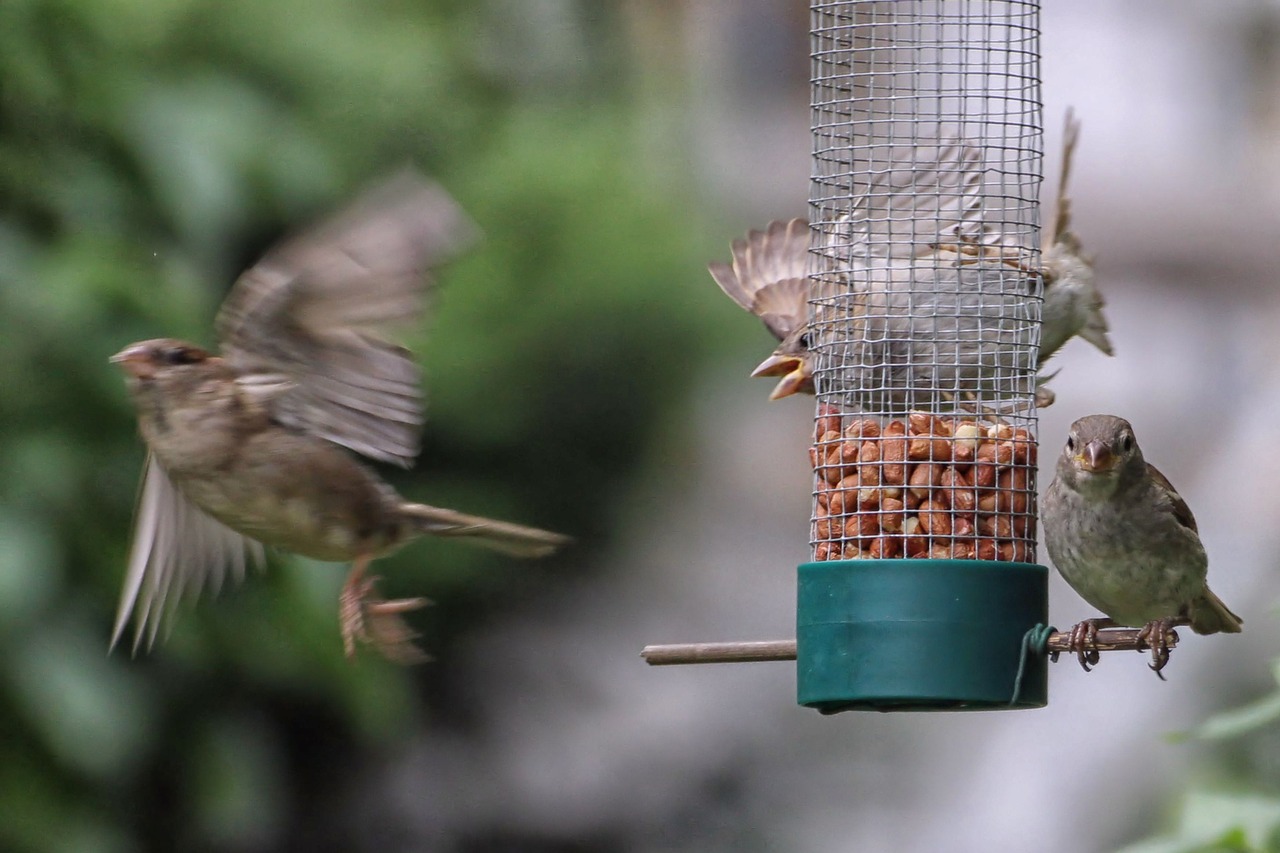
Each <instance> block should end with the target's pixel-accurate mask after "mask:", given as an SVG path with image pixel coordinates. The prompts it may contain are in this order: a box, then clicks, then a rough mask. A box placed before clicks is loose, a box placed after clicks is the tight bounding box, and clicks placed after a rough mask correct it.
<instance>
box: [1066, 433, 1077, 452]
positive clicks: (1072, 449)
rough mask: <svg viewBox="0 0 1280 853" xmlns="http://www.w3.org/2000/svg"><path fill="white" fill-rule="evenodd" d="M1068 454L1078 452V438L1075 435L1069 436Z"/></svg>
mask: <svg viewBox="0 0 1280 853" xmlns="http://www.w3.org/2000/svg"><path fill="white" fill-rule="evenodd" d="M1067 452H1068V453H1075V452H1076V437H1075V436H1074V435H1069V436H1067Z"/></svg>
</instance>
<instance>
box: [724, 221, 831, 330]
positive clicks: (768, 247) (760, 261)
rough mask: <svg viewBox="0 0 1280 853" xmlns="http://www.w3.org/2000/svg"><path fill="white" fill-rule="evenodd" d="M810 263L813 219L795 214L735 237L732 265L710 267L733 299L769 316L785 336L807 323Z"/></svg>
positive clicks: (771, 324)
mask: <svg viewBox="0 0 1280 853" xmlns="http://www.w3.org/2000/svg"><path fill="white" fill-rule="evenodd" d="M808 263H809V224H808V223H807V222H806V221H805V220H803V219H792V220H790V221H789V222H781V221H774V222H770V223H769V225H768V226H767V227H766V228H765V230H764V231H749V232H748V233H747V238H746V239H745V240H734V241H733V262H732V264H722V263H711V264H708V265H707V269H708V270H710V271H711V277H712V278H714V279H715V280H716V284H718V285H720V289H721V290H723V291H724V292H725V294H726V295H727V296H728V297H729V298H730V299H732V300H733V301H734V302H736V303H738V304H739V305H741V306H742V307H743V308H745V309H747V310H748V311H750V312H751V313H752V314H755V315H756V316H757V317H759V318H760V319H761V320H764V323H765V325H766V326H767V327H768V328H769V331H770V332H772V333H773V335H774V337H776V338H777V339H778V340H782V339H783V338H784V337H786V335H787V333H788V332H790V331H791V329H793V328H795V326H796V325H797V324H800V323H804V322H806V317H807V314H808V305H807V300H808V294H807V279H806V277H805V276H806V273H807V270H806V266H807V265H808ZM779 329H782V331H781V332H780V331H779Z"/></svg>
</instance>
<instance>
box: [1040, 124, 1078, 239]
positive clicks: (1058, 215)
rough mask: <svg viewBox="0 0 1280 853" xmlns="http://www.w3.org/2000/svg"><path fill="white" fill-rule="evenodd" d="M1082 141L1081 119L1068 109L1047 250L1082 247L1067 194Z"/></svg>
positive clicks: (1047, 234) (1047, 232)
mask: <svg viewBox="0 0 1280 853" xmlns="http://www.w3.org/2000/svg"><path fill="white" fill-rule="evenodd" d="M1079 141H1080V121H1079V119H1077V118H1076V116H1075V112H1074V111H1073V110H1071V109H1068V110H1067V117H1066V120H1065V127H1064V128H1063V130H1062V174H1061V175H1060V176H1059V178H1058V205H1057V208H1056V210H1055V211H1054V217H1053V228H1052V229H1049V230H1048V231H1046V232H1045V241H1044V242H1045V250H1046V251H1047V250H1048V249H1049V247H1050V246H1056V245H1063V246H1067V247H1068V248H1072V249H1075V250H1076V251H1078V250H1079V248H1080V241H1079V240H1078V239H1077V238H1076V236H1075V234H1073V233H1072V232H1071V197H1070V196H1068V195H1067V187H1068V186H1069V185H1070V183H1071V166H1072V163H1073V162H1074V161H1075V156H1076V145H1077V144H1078V143H1079Z"/></svg>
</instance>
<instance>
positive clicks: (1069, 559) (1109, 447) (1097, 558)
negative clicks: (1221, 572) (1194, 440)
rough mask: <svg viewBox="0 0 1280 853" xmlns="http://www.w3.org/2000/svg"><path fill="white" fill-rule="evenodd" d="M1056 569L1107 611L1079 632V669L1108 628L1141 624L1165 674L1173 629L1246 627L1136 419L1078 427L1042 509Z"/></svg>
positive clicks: (1106, 419) (1083, 422)
mask: <svg viewBox="0 0 1280 853" xmlns="http://www.w3.org/2000/svg"><path fill="white" fill-rule="evenodd" d="M1040 520H1041V522H1042V524H1043V525H1044V536H1045V545H1046V546H1047V547H1048V549H1049V556H1050V557H1051V558H1052V559H1053V564H1054V565H1055V566H1057V567H1058V571H1059V572H1061V573H1062V577H1063V578H1065V579H1066V581H1067V583H1069V584H1071V587H1072V588H1073V589H1074V590H1075V591H1076V592H1078V593H1080V596H1081V597H1082V598H1084V600H1085V601H1087V602H1089V603H1090V604H1092V605H1093V606H1094V607H1096V608H1098V609H1099V610H1101V611H1102V612H1103V613H1105V614H1106V616H1107V618H1105V619H1089V620H1086V621H1085V622H1082V623H1080V624H1079V625H1077V626H1076V627H1075V628H1073V629H1072V632H1071V633H1072V643H1073V647H1074V649H1075V651H1076V654H1077V657H1078V658H1079V659H1080V663H1081V665H1082V666H1084V667H1085V669H1088V668H1089V667H1088V664H1089V663H1096V662H1097V652H1096V651H1093V652H1092V654H1089V652H1088V650H1089V647H1090V646H1091V645H1092V643H1093V640H1094V639H1095V638H1096V636H1097V629H1098V628H1099V627H1110V626H1113V625H1125V626H1138V625H1142V626H1144V627H1143V630H1142V635H1141V636H1143V637H1144V638H1145V640H1146V642H1147V644H1148V646H1149V647H1150V648H1151V653H1152V669H1154V670H1156V672H1157V673H1158V672H1159V671H1160V669H1161V668H1162V667H1163V666H1164V664H1165V662H1166V661H1167V660H1168V658H1169V650H1168V647H1167V645H1166V644H1165V634H1166V632H1167V631H1168V630H1169V629H1170V628H1172V627H1174V626H1177V625H1190V626H1191V630H1193V631H1195V632H1196V633H1197V634H1216V633H1219V632H1225V633H1229V634H1235V633H1239V631H1240V630H1241V620H1240V617H1239V616H1236V615H1235V614H1234V613H1232V612H1231V611H1230V610H1229V609H1228V608H1227V606H1226V605H1225V604H1223V603H1222V601H1221V600H1220V599H1219V598H1218V597H1217V596H1216V595H1214V594H1213V592H1212V591H1210V589H1209V587H1208V585H1207V584H1206V582H1205V576H1206V570H1207V568H1208V563H1209V561H1208V558H1207V557H1206V556H1205V552H1204V546H1203V545H1201V544H1200V536H1199V534H1198V532H1197V531H1196V520H1195V518H1194V517H1193V516H1192V515H1191V510H1190V509H1189V508H1188V507H1187V503H1186V501H1184V500H1183V499H1182V497H1181V496H1179V495H1178V493H1177V492H1176V491H1175V490H1174V488H1173V486H1172V485H1170V483H1169V481H1168V480H1166V479H1165V477H1164V475H1163V474H1161V473H1160V472H1159V471H1157V470H1156V469H1155V468H1154V467H1153V466H1151V465H1149V464H1147V462H1146V461H1145V460H1144V459H1143V458H1142V451H1141V450H1140V449H1138V441H1137V439H1136V438H1134V435H1133V427H1131V426H1130V425H1129V422H1128V421H1126V420H1124V419H1122V418H1117V417H1114V416H1112V415H1090V416H1088V417H1085V418H1081V419H1080V420H1078V421H1076V422H1075V423H1074V424H1072V425H1071V434H1070V435H1069V436H1068V437H1067V445H1066V448H1065V449H1064V450H1063V451H1062V456H1061V457H1060V458H1059V459H1058V474H1057V477H1055V478H1054V481H1053V482H1052V483H1051V484H1050V485H1049V489H1048V491H1047V492H1045V496H1044V501H1043V502H1042V503H1041V505H1040Z"/></svg>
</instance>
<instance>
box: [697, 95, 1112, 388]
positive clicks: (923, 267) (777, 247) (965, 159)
mask: <svg viewBox="0 0 1280 853" xmlns="http://www.w3.org/2000/svg"><path fill="white" fill-rule="evenodd" d="M1078 136H1079V123H1078V122H1076V121H1075V120H1074V119H1073V118H1072V116H1071V115H1070V114H1068V116H1067V132H1066V138H1065V150H1064V154H1063V171H1062V181H1061V183H1060V185H1059V197H1058V203H1057V215H1056V219H1055V225H1054V228H1053V229H1052V231H1050V232H1049V233H1048V235H1047V236H1046V241H1045V247H1044V250H1043V253H1042V265H1041V269H1040V270H1039V274H1040V275H1041V276H1042V279H1043V281H1044V300H1045V301H1044V305H1043V308H1042V311H1041V319H1042V327H1041V343H1040V349H1039V353H1038V362H1037V366H1038V365H1042V364H1043V363H1044V362H1045V361H1046V360H1047V359H1048V358H1049V357H1050V356H1052V355H1053V354H1054V353H1055V352H1057V350H1058V349H1060V348H1061V347H1062V345H1063V344H1064V343H1066V341H1068V340H1070V339H1071V338H1072V337H1074V336H1076V335H1079V336H1080V337H1082V338H1084V339H1085V340H1087V341H1089V342H1090V343H1092V344H1094V345H1095V346H1097V347H1098V348H1099V349H1100V350H1102V351H1103V352H1105V353H1107V354H1108V355H1110V354H1111V352H1112V349H1111V342H1110V340H1109V338H1108V337H1107V324H1106V319H1105V317H1104V316H1103V315H1102V306H1103V302H1102V297H1101V295H1100V294H1099V293H1098V290H1097V286H1096V283H1095V278H1094V274H1093V267H1092V265H1091V263H1090V261H1089V260H1088V258H1086V257H1085V255H1084V254H1083V252H1082V250H1081V246H1080V241H1079V238H1078V237H1077V236H1076V235H1075V233H1074V232H1073V231H1072V230H1071V202H1070V198H1069V197H1068V196H1067V194H1066V192H1067V182H1068V179H1069V177H1070V168H1071V164H1072V160H1073V157H1074V151H1075V146H1076V143H1077V140H1078ZM982 183H983V163H982V157H981V152H980V150H979V149H978V148H977V147H976V146H974V145H971V144H969V143H967V142H965V141H964V140H960V139H950V140H947V141H944V142H943V143H942V144H940V145H926V146H919V147H917V148H916V149H915V150H914V151H913V152H912V154H911V156H910V157H909V158H907V157H902V158H899V160H898V161H897V162H896V165H895V167H894V168H891V169H888V170H886V171H885V172H883V173H881V174H880V175H878V176H877V178H876V179H875V180H874V181H873V183H872V185H871V187H870V188H869V189H868V191H867V192H866V193H864V194H863V195H862V196H861V197H859V198H858V199H857V200H856V201H855V203H854V210H853V213H852V215H851V216H842V217H840V218H839V219H838V220H837V221H836V223H834V224H833V225H832V226H830V227H829V233H824V234H823V235H821V236H820V238H819V239H821V240H824V241H826V245H827V247H828V248H831V249H838V250H839V252H840V253H841V254H847V255H848V256H849V257H850V258H851V259H852V261H853V267H854V271H853V273H852V275H851V279H852V281H851V282H850V284H851V286H852V289H853V290H854V292H855V294H857V297H858V298H857V301H856V304H857V305H858V309H857V310H858V311H859V312H860V313H862V314H863V315H865V316H867V317H868V318H876V319H875V320H870V319H869V320H867V321H859V320H856V319H855V321H854V322H855V324H856V323H859V322H862V323H863V327H864V328H863V331H864V332H869V334H868V335H867V337H869V338H872V339H877V338H883V339H885V340H892V341H893V343H888V344H884V345H881V346H880V347H879V349H880V350H883V351H877V348H876V346H875V345H867V346H866V347H864V349H865V350H866V351H865V352H863V360H864V363H871V362H873V361H875V360H877V359H880V358H883V360H884V361H885V362H886V363H897V364H905V363H919V364H923V363H929V362H935V361H937V358H936V357H935V356H936V355H939V354H941V353H924V352H921V353H918V355H919V358H918V359H915V360H914V361H913V359H912V355H913V353H912V352H911V351H910V347H909V346H907V347H905V348H904V346H903V343H902V342H903V340H904V339H908V338H918V340H919V342H920V344H921V345H922V346H923V345H925V339H926V338H927V337H928V336H929V335H937V336H939V337H940V338H942V339H944V340H945V339H947V338H952V339H954V338H955V337H957V336H959V337H966V336H967V337H970V338H971V337H972V334H971V333H972V332H974V331H975V329H972V328H965V324H964V323H963V322H962V323H958V324H956V326H957V327H956V328H946V327H945V326H943V327H930V325H929V324H928V322H927V321H926V320H925V318H924V317H923V315H925V314H927V313H928V312H927V310H925V309H928V308H929V307H930V299H933V300H934V302H935V303H936V304H934V305H933V307H934V308H935V309H936V310H937V313H939V314H941V315H948V314H950V315H954V314H955V309H956V305H955V304H951V303H954V301H955V300H956V299H961V300H963V299H964V297H965V291H966V290H968V291H970V293H969V297H970V298H969V301H970V302H974V301H975V300H976V301H977V302H980V303H981V302H983V301H984V300H983V299H982V298H981V297H974V294H973V292H972V291H976V290H980V289H988V288H986V287H984V286H983V283H982V279H981V277H980V276H981V275H982V273H981V272H980V271H979V269H978V267H979V266H980V265H982V264H990V263H995V264H999V265H1003V266H1004V267H1005V268H1006V270H1013V271H1014V272H1015V273H1018V274H1023V275H1028V276H1030V275H1034V274H1035V273H1034V272H1032V271H1028V270H1026V269H1025V268H1024V267H1023V266H1022V264H1021V263H1020V262H1019V260H1018V255H1019V253H1018V250H1017V247H1016V246H1014V245H1010V244H1009V241H1008V240H1007V238H1006V237H1005V236H1004V235H1002V234H1001V233H1000V232H999V231H997V230H996V229H994V228H992V227H991V224H990V223H984V222H983V221H982V212H983V197H982ZM805 226H806V222H805V221H804V220H802V219H793V220H791V221H790V222H785V223H783V222H773V223H770V224H769V226H768V227H766V229H765V230H764V231H751V232H749V233H748V234H747V237H746V239H745V240H736V241H734V244H733V260H732V263H731V264H723V263H712V264H710V265H709V269H710V271H711V275H712V277H713V278H714V279H715V280H716V283H717V284H719V285H720V288H721V289H722V290H723V291H724V292H725V293H726V294H728V295H729V296H730V297H731V298H732V299H733V300H734V301H735V302H737V303H738V304H739V305H741V306H742V307H743V308H745V309H747V310H748V311H751V312H752V313H753V314H756V315H757V316H758V317H760V318H761V320H763V321H764V323H765V326H766V327H767V328H768V329H769V331H770V332H772V333H773V335H774V336H775V337H776V338H778V340H779V341H780V344H779V346H778V348H777V349H775V350H774V352H773V354H772V355H770V357H769V358H767V359H766V360H765V361H764V362H762V363H761V364H760V365H759V366H758V367H757V368H756V369H755V371H754V372H753V373H752V375H753V376H778V377H781V380H780V381H779V383H778V384H777V386H776V387H775V388H774V390H773V392H772V394H771V395H770V399H779V398H781V397H785V396H789V395H791V394H794V393H797V392H804V393H813V390H814V388H813V369H814V365H813V354H812V352H811V350H810V344H811V343H812V340H813V337H814V335H813V334H812V332H811V330H810V329H808V328H807V323H808V318H809V305H808V301H809V299H810V297H811V287H810V285H809V283H808V280H807V279H806V278H805V276H806V264H807V262H808V254H809V240H808V239H807V233H806V227H805ZM903 232H907V233H906V234H904V233H903ZM819 257H821V255H819ZM817 263H819V264H821V263H822V261H821V260H819V261H818V262H817ZM819 272H821V270H820V269H819ZM986 274H987V275H990V272H989V271H988V272H987V273H986ZM820 278H821V277H820ZM975 285H976V286H975ZM951 291H956V293H954V294H952V293H950V292H951ZM826 295H830V294H826ZM922 295H923V298H922ZM818 296H819V298H821V296H822V294H819V295H818ZM986 301H989V298H988V299H987V300H986ZM960 304H961V306H962V311H963V310H964V309H963V306H964V304H965V303H964V302H963V301H962V302H961V303H960ZM1010 307H1011V306H1010ZM973 309H974V306H972V305H970V306H969V311H970V313H971V314H980V313H982V311H981V309H978V310H973ZM908 314H910V315H911V316H912V317H913V318H919V319H912V320H910V321H908V319H907V316H906V315H908ZM895 317H896V320H895ZM873 322H874V323H878V324H879V326H878V327H876V326H867V325H866V324H868V323H873ZM908 322H910V329H909V330H908V329H907V328H906V325H907V323H908ZM944 322H945V321H944ZM976 322H977V320H976V318H973V319H970V320H969V325H975V324H976ZM854 328H855V329H856V328H857V327H856V325H855V326H854ZM855 333H856V332H855ZM955 355H956V356H957V358H958V360H960V361H963V360H965V359H966V358H972V357H974V356H975V355H976V353H973V352H965V351H964V350H962V349H959V348H958V351H957V352H956V353H955ZM961 369H962V370H963V368H961ZM888 380H889V381H888V386H889V387H897V386H901V385H903V384H904V382H905V381H907V380H906V378H905V377H902V376H898V375H894V374H892V373H890V374H888ZM1036 397H1037V403H1038V404H1039V405H1042V406H1047V405H1049V404H1050V403H1052V402H1053V393H1052V392H1051V391H1050V390H1049V389H1048V388H1046V387H1044V385H1043V384H1042V383H1041V384H1040V385H1039V387H1038V388H1037V394H1036Z"/></svg>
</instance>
